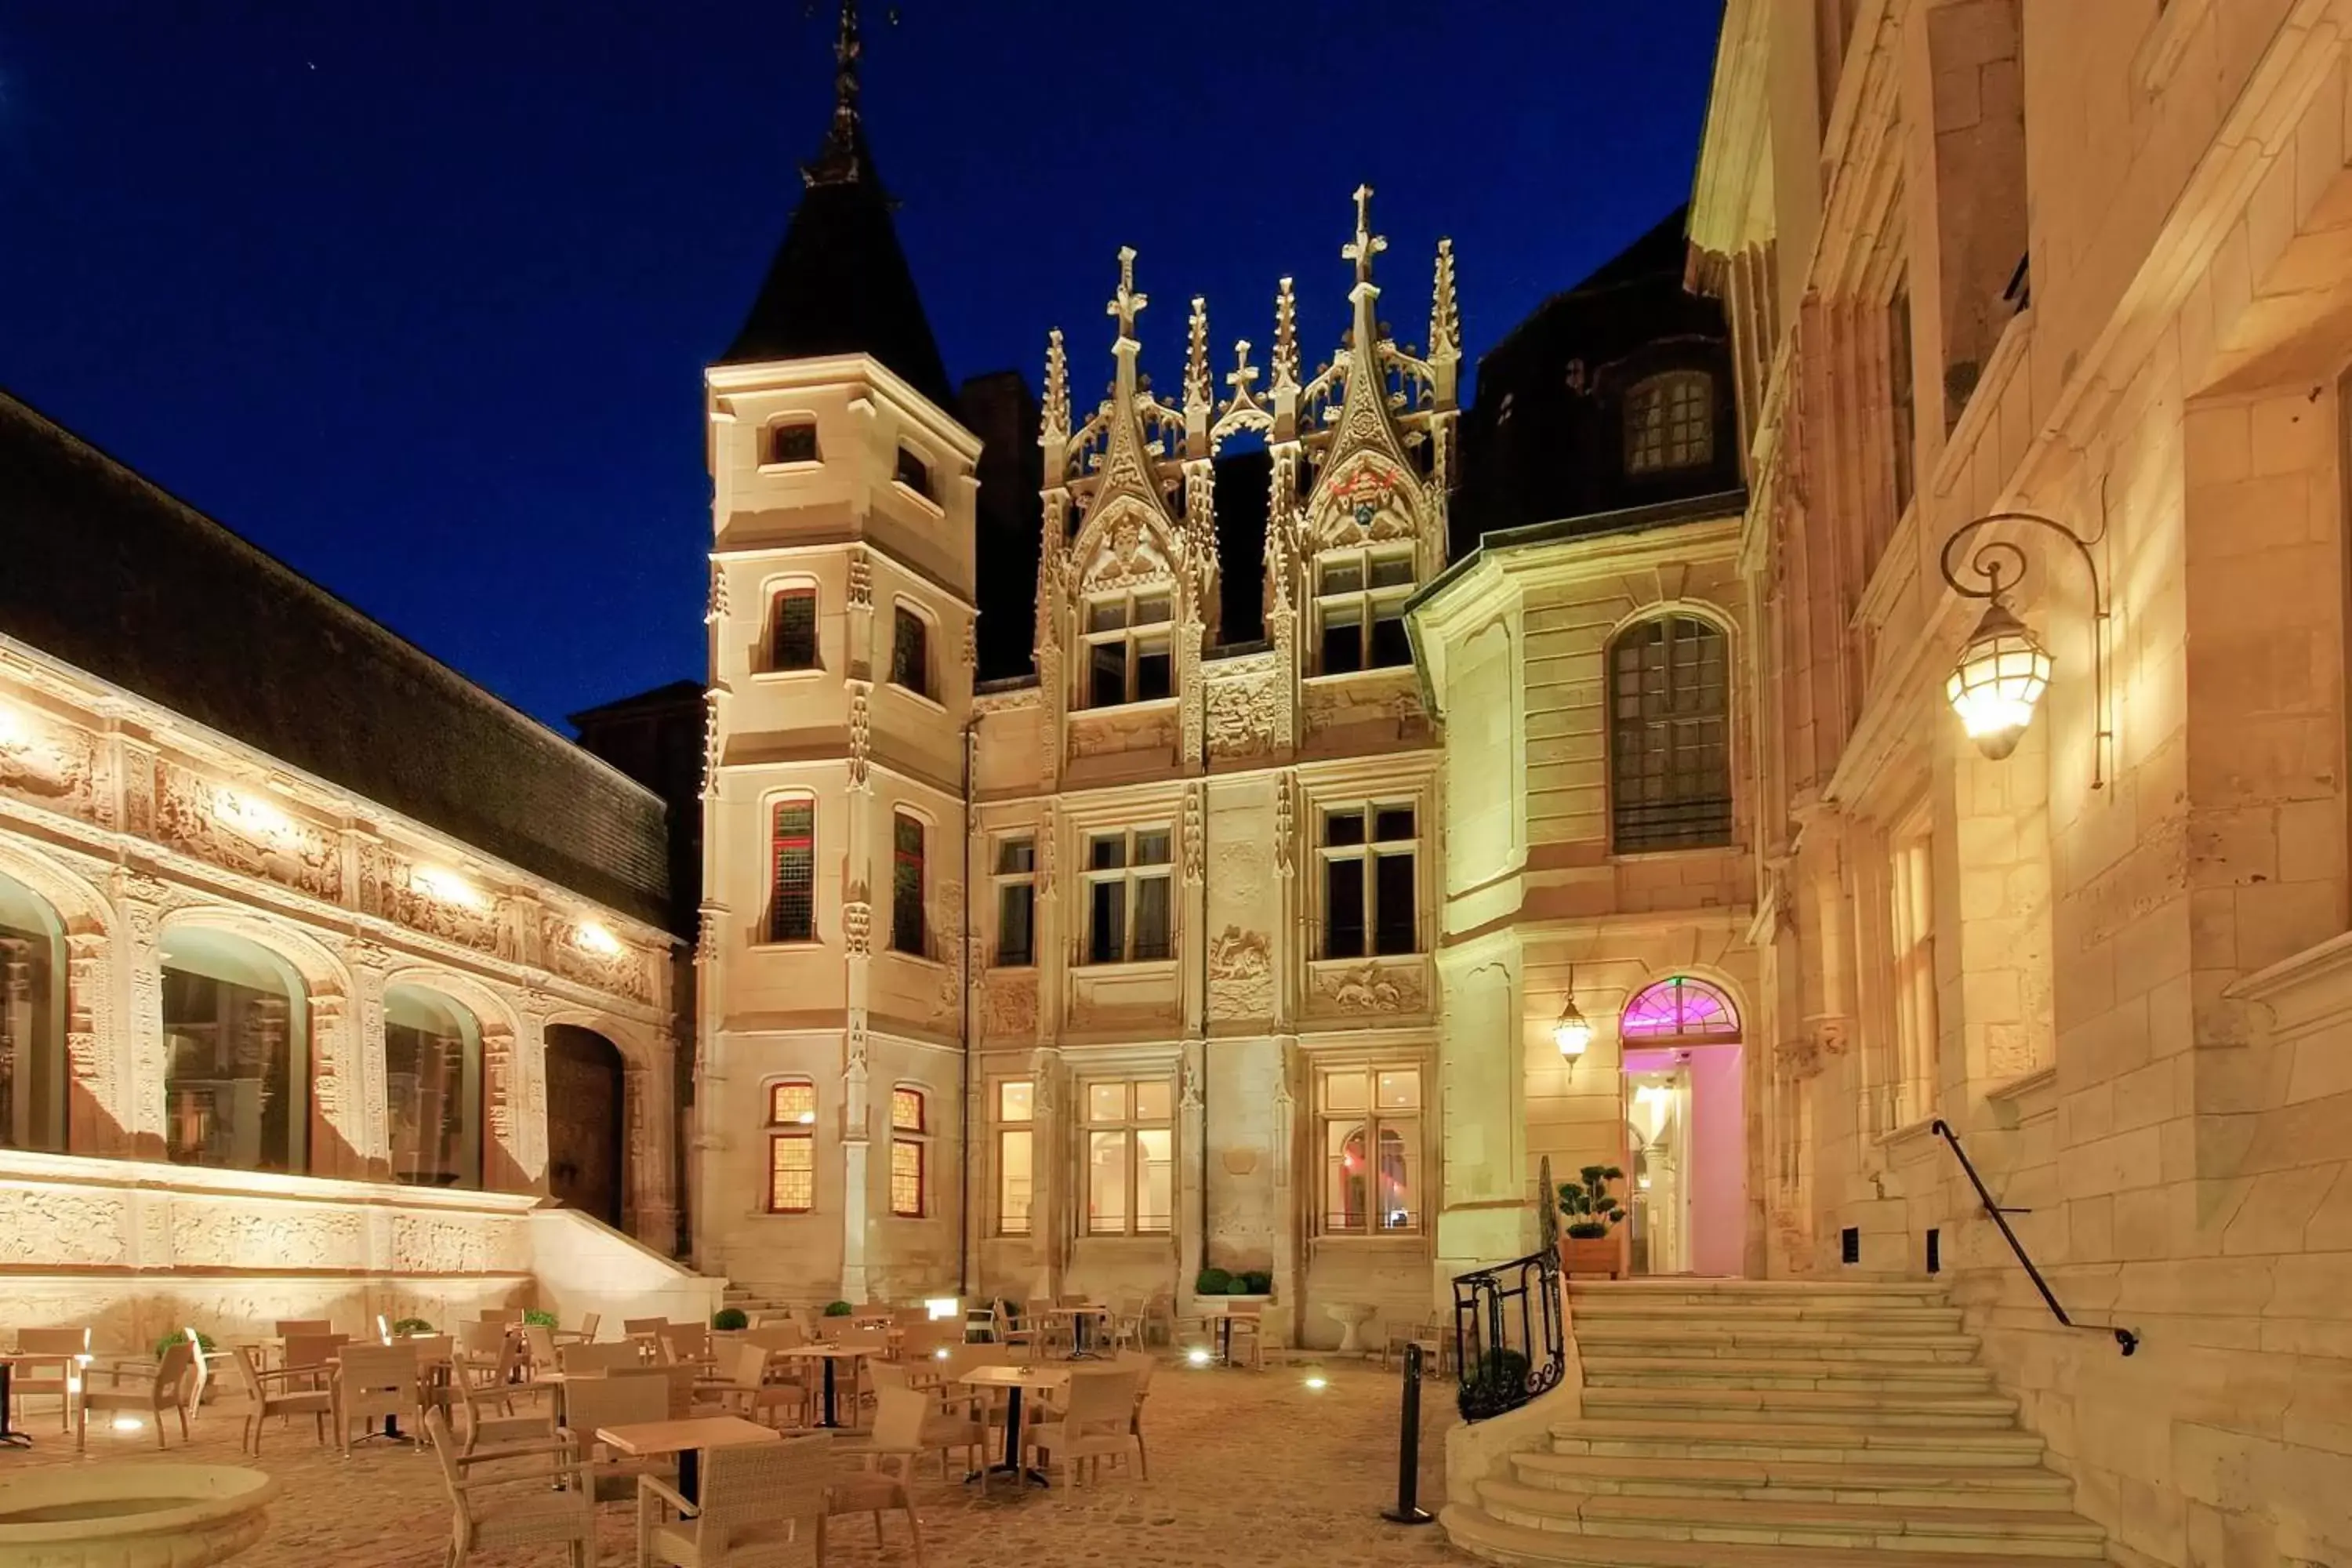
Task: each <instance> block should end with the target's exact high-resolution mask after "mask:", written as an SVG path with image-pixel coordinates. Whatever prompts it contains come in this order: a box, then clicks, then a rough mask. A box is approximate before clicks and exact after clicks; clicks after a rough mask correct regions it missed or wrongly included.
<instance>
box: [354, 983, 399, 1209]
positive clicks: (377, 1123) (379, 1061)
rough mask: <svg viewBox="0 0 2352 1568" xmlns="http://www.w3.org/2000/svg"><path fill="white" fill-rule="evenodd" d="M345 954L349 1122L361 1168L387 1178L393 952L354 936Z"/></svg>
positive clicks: (374, 1176) (370, 1174) (369, 1174)
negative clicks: (387, 1023) (387, 1021)
mask: <svg viewBox="0 0 2352 1568" xmlns="http://www.w3.org/2000/svg"><path fill="white" fill-rule="evenodd" d="M343 957H344V961H345V962H346V963H349V964H350V965H351V971H352V1002H351V1008H350V1025H349V1026H350V1028H351V1030H352V1047H353V1058H354V1066H353V1070H352V1075H351V1076H352V1081H351V1084H350V1085H349V1087H348V1089H347V1090H346V1101H345V1102H346V1105H347V1107H348V1109H349V1111H350V1116H349V1118H348V1120H347V1121H346V1122H345V1125H346V1126H347V1127H348V1128H350V1130H351V1135H352V1140H353V1142H352V1150H353V1152H354V1153H356V1154H357V1155H358V1157H359V1162H360V1172H359V1173H360V1174H362V1175H364V1176H367V1177H369V1178H370V1179H373V1180H376V1181H383V1180H384V1179H385V1178H387V1177H389V1176H390V1175H391V1174H392V1102H391V1094H392V1083H391V1076H390V1073H389V1070H388V1069H387V1068H386V1067H385V1065H384V1058H383V987H384V975H385V973H387V972H388V971H389V970H390V969H391V967H392V955H391V954H390V953H389V952H385V951H384V950H383V948H382V947H381V946H379V945H377V944H376V943H374V942H353V943H352V944H351V946H350V947H349V948H348V949H346V950H345V952H344V954H343Z"/></svg>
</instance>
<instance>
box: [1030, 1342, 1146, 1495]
mask: <svg viewBox="0 0 2352 1568" xmlns="http://www.w3.org/2000/svg"><path fill="white" fill-rule="evenodd" d="M1137 1382H1138V1379H1137V1376H1136V1374H1135V1373H1131V1372H1124V1371H1120V1372H1090V1373H1082V1374H1080V1375H1078V1376H1076V1377H1073V1378H1071V1379H1070V1390H1069V1397H1068V1398H1067V1400H1066V1401H1065V1402H1064V1404H1063V1406H1062V1408H1061V1410H1060V1411H1059V1412H1058V1413H1057V1415H1055V1416H1054V1417H1052V1418H1050V1419H1047V1420H1044V1421H1038V1422H1034V1423H1032V1424H1031V1426H1030V1427H1029V1430H1028V1431H1027V1432H1026V1433H1024V1435H1023V1437H1022V1447H1024V1448H1026V1449H1029V1450H1032V1451H1034V1452H1035V1453H1036V1454H1037V1455H1038V1457H1039V1458H1040V1459H1041V1461H1042V1464H1041V1466H1040V1468H1043V1469H1044V1470H1045V1472H1046V1474H1047V1475H1048V1476H1050V1475H1052V1473H1053V1471H1054V1468H1055V1466H1057V1465H1058V1466H1059V1467H1060V1468H1061V1471H1062V1486H1063V1488H1064V1489H1068V1487H1069V1486H1070V1484H1071V1482H1072V1480H1073V1479H1075V1478H1076V1473H1077V1471H1078V1470H1079V1469H1080V1468H1082V1467H1086V1466H1091V1467H1093V1469H1094V1472H1095V1474H1096V1475H1097V1477H1099V1476H1100V1474H1101V1467H1102V1461H1103V1460H1105V1459H1124V1458H1127V1453H1128V1448H1129V1445H1131V1444H1132V1443H1134V1441H1135V1432H1134V1425H1135V1390H1136V1384H1137Z"/></svg>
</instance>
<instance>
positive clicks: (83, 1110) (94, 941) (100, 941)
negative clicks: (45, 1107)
mask: <svg viewBox="0 0 2352 1568" xmlns="http://www.w3.org/2000/svg"><path fill="white" fill-rule="evenodd" d="M63 978H64V980H65V985H66V1072H67V1075H68V1083H67V1086H66V1094H67V1100H66V1147H67V1148H68V1149H71V1150H73V1151H75V1152H78V1153H84V1154H126V1153H129V1152H131V1139H130V1136H129V1129H128V1127H127V1125H125V1124H123V1123H121V1122H120V1121H118V1120H117V1118H118V1116H119V1114H120V1111H121V1104H122V1087H121V1062H120V1061H119V1060H118V1059H117V1050H116V1044H117V1031H116V1029H115V1008H114V1005H113V1004H114V987H113V973H112V966H111V953H110V950H109V947H108V944H107V940H106V938H105V937H104V936H102V935H100V933H98V932H96V931H77V932H73V933H71V934H68V936H67V938H66V973H65V974H64V976H63Z"/></svg>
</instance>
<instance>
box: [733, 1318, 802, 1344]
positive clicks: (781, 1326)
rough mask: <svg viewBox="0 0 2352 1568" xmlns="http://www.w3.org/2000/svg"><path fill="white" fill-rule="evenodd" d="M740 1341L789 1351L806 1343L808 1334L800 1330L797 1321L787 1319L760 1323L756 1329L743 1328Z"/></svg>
mask: <svg viewBox="0 0 2352 1568" xmlns="http://www.w3.org/2000/svg"><path fill="white" fill-rule="evenodd" d="M741 1343H744V1344H747V1345H758V1346H760V1347H761V1348H762V1349H765V1350H772V1351H789V1350H797V1349H798V1348H800V1347H801V1346H802V1345H804V1344H806V1343H808V1336H807V1335H805V1334H803V1333H802V1332H801V1328H800V1325H799V1324H798V1323H795V1322H793V1321H790V1320H789V1319H787V1320H786V1321H783V1322H781V1323H762V1324H761V1325H760V1326H759V1327H758V1328H756V1329H745V1330H744V1331H743V1336H742V1339H741Z"/></svg>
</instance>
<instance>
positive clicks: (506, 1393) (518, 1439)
mask: <svg viewBox="0 0 2352 1568" xmlns="http://www.w3.org/2000/svg"><path fill="white" fill-rule="evenodd" d="M514 1395H515V1390H513V1389H511V1388H504V1387H464V1388H459V1389H458V1390H457V1392H456V1397H455V1398H454V1399H453V1400H452V1401H451V1404H452V1407H453V1411H454V1413H455V1414H456V1415H457V1417H458V1421H457V1439H458V1441H457V1453H458V1456H459V1457H460V1458H473V1457H474V1456H476V1455H477V1454H483V1455H488V1454H495V1453H500V1452H512V1451H515V1450H516V1448H517V1447H518V1445H520V1446H523V1449H522V1451H525V1452H530V1451H535V1450H533V1449H532V1448H531V1447H530V1445H536V1444H541V1443H546V1442H549V1441H551V1440H552V1439H554V1438H557V1437H561V1436H563V1431H562V1426H559V1425H558V1423H557V1421H556V1414H555V1406H554V1404H553V1403H552V1402H550V1403H549V1404H548V1405H544V1406H528V1407H526V1408H524V1409H522V1410H517V1409H516V1408H515V1405H514Z"/></svg>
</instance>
